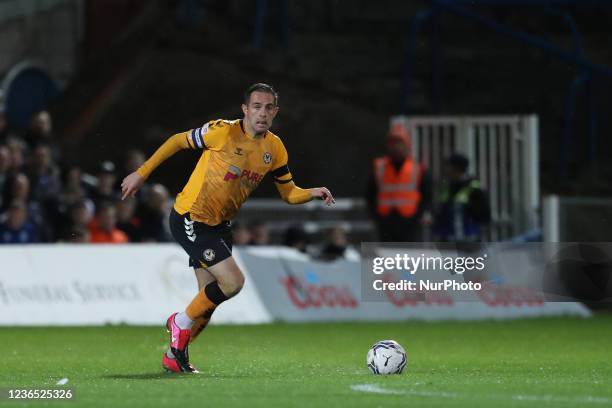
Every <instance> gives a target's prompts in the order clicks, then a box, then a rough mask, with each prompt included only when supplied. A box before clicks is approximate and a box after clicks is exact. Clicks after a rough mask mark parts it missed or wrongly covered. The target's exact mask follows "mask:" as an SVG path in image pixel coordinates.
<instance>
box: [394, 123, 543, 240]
mask: <svg viewBox="0 0 612 408" xmlns="http://www.w3.org/2000/svg"><path fill="white" fill-rule="evenodd" d="M391 121H392V124H394V123H396V122H400V123H402V124H403V125H404V126H406V128H407V130H408V131H409V133H410V135H411V140H412V152H413V156H414V158H415V159H416V160H419V161H421V162H422V163H424V164H425V166H426V167H427V169H428V170H429V171H430V172H431V175H432V179H433V182H434V185H440V182H441V181H442V178H443V175H442V170H443V169H442V168H443V164H444V160H445V159H446V158H447V157H448V156H449V155H450V154H451V153H454V152H460V153H463V154H465V155H466V156H467V158H468V159H469V160H470V168H469V173H470V175H472V176H474V177H476V178H477V179H478V180H479V181H480V183H481V185H482V186H483V188H484V189H485V190H486V192H487V194H488V198H489V203H490V206H491V218H492V223H491V226H490V228H489V231H488V234H489V236H488V239H489V240H491V241H499V240H505V239H509V238H511V237H514V236H516V235H519V234H523V233H525V232H527V231H530V230H533V229H534V228H537V227H539V216H538V214H539V208H540V181H539V180H540V177H539V151H538V146H539V133H538V118H537V116H535V115H529V116H518V115H516V116H464V117H461V116H406V117H404V116H398V117H395V118H392V119H391ZM434 201H437V200H436V197H434Z"/></svg>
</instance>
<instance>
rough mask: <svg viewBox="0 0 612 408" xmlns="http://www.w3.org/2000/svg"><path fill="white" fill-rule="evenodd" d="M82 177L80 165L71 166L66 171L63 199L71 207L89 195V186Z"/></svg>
mask: <svg viewBox="0 0 612 408" xmlns="http://www.w3.org/2000/svg"><path fill="white" fill-rule="evenodd" d="M81 178H82V172H81V169H80V168H79V167H71V168H69V169H68V170H67V171H65V172H64V180H63V186H62V194H61V200H62V203H63V204H64V205H65V206H67V207H70V206H71V205H72V204H74V203H76V202H78V201H79V200H83V199H85V198H86V197H87V188H86V186H85V184H84V183H83V181H82V180H81Z"/></svg>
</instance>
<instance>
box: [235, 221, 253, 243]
mask: <svg viewBox="0 0 612 408" xmlns="http://www.w3.org/2000/svg"><path fill="white" fill-rule="evenodd" d="M232 241H233V243H234V245H248V244H249V242H251V231H249V229H248V228H247V227H246V226H245V225H244V224H240V223H232Z"/></svg>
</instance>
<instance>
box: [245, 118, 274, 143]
mask: <svg viewBox="0 0 612 408" xmlns="http://www.w3.org/2000/svg"><path fill="white" fill-rule="evenodd" d="M240 130H242V133H243V134H244V135H245V136H246V137H248V138H249V139H251V140H263V139H265V138H266V137H267V136H268V133H269V131H268V130H267V131H266V133H264V135H263V137H262V138H256V137H255V136H253V135H251V134H249V133H248V132H247V131H246V129H245V128H244V123H243V122H242V119H240Z"/></svg>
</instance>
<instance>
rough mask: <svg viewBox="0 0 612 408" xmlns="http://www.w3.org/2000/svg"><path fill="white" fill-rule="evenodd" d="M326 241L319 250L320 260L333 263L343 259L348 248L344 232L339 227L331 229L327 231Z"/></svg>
mask: <svg viewBox="0 0 612 408" xmlns="http://www.w3.org/2000/svg"><path fill="white" fill-rule="evenodd" d="M326 235H327V237H326V238H327V239H326V242H325V243H324V244H323V248H322V249H321V255H320V257H321V259H324V260H327V261H333V260H334V259H338V258H343V257H344V253H345V252H346V248H347V247H348V238H347V236H346V231H345V230H344V228H342V227H340V226H336V227H332V228H330V229H329V230H328V231H327V234H326Z"/></svg>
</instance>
